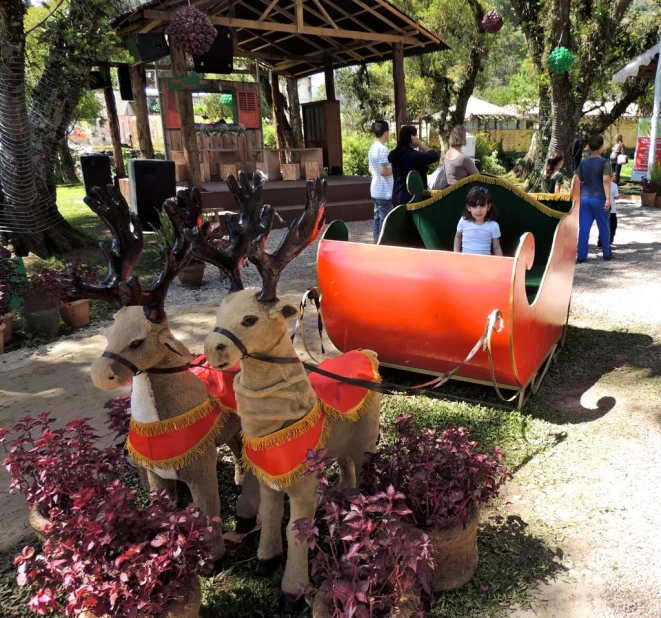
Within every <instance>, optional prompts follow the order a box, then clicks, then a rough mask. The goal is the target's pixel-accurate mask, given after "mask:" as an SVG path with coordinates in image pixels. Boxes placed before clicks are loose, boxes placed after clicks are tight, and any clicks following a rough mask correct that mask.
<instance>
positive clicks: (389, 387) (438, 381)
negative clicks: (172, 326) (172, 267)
mask: <svg viewBox="0 0 661 618" xmlns="http://www.w3.org/2000/svg"><path fill="white" fill-rule="evenodd" d="M502 321H503V317H502V314H501V312H500V311H499V310H498V309H495V310H494V311H492V312H491V314H490V315H489V317H488V318H487V325H486V327H485V329H484V332H483V333H482V336H481V337H480V338H479V339H478V340H477V343H476V344H475V345H474V346H473V348H472V349H471V351H470V352H469V353H468V355H467V356H466V358H465V359H464V360H463V361H462V362H461V363H459V365H457V366H456V367H455V368H454V369H452V371H448V372H447V373H444V374H442V375H440V376H438V377H436V378H434V379H433V380H430V381H429V382H424V383H423V384H417V385H415V386H402V385H400V384H388V383H387V382H372V381H371V380H361V379H359V378H350V377H347V376H342V375H339V374H337V373H333V372H331V371H326V370H325V369H321V368H320V367H318V366H317V365H313V364H311V363H306V362H304V361H301V359H300V358H298V357H297V356H270V355H268V354H251V353H250V352H248V350H247V348H246V346H245V345H243V342H242V341H241V340H240V339H239V338H238V337H237V336H236V335H235V334H234V333H232V332H231V331H229V330H227V329H225V328H221V327H220V326H217V327H216V328H214V329H213V332H215V333H219V334H221V335H223V336H225V337H227V338H228V339H229V340H230V341H231V342H232V343H233V344H234V345H235V346H236V347H237V348H238V349H239V351H240V352H241V354H242V356H241V359H242V360H243V359H245V358H253V359H255V360H260V361H263V362H265V363H275V364H280V365H283V364H294V363H301V364H302V365H303V367H305V369H307V370H308V371H311V372H313V373H318V374H319V375H322V376H325V377H327V378H332V379H333V380H337V381H338V382H344V383H345V384H351V385H352V386H359V387H362V388H367V389H369V390H371V391H375V392H377V393H381V394H383V395H421V394H423V393H426V392H429V393H431V389H434V388H438V387H439V386H442V385H443V384H445V383H446V382H447V381H448V380H449V379H450V378H451V377H452V376H453V375H454V374H455V373H457V371H459V370H460V369H461V368H462V367H463V366H464V365H465V364H466V363H468V362H470V361H471V360H472V358H473V357H474V356H475V355H476V354H477V352H478V351H479V349H480V348H482V349H486V347H487V346H488V345H489V346H490V342H491V335H492V333H493V332H494V331H495V332H500V331H501V330H502Z"/></svg>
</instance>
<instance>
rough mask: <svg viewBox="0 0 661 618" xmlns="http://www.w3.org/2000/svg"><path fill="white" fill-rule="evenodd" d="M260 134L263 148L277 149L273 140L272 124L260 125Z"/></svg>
mask: <svg viewBox="0 0 661 618" xmlns="http://www.w3.org/2000/svg"><path fill="white" fill-rule="evenodd" d="M262 134H263V136H264V148H270V149H274V148H277V145H276V139H275V127H274V126H273V125H272V124H266V123H263V124H262Z"/></svg>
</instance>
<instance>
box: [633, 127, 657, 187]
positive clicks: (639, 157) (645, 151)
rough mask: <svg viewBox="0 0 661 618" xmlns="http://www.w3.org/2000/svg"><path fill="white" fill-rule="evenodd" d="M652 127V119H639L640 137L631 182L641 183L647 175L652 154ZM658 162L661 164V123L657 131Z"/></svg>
mask: <svg viewBox="0 0 661 618" xmlns="http://www.w3.org/2000/svg"><path fill="white" fill-rule="evenodd" d="M651 125H652V119H651V118H639V119H638V137H637V139H636V154H635V155H634V159H633V171H632V173H631V180H633V181H640V179H641V178H642V177H643V176H644V175H647V163H648V161H649V153H650V141H651V140H650V129H651ZM656 160H657V161H660V162H661V123H659V127H658V130H657V136H656Z"/></svg>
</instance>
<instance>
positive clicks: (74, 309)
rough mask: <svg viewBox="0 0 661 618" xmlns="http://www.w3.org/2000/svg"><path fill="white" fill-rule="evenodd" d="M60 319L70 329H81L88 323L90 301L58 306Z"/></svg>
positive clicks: (75, 301) (78, 301)
mask: <svg viewBox="0 0 661 618" xmlns="http://www.w3.org/2000/svg"><path fill="white" fill-rule="evenodd" d="M60 317H61V318H62V321H63V322H64V323H65V324H66V325H67V326H71V328H82V327H83V326H87V325H88V324H89V323H90V301H89V300H87V299H86V298H83V299H81V300H74V301H73V302H71V303H63V304H62V305H60Z"/></svg>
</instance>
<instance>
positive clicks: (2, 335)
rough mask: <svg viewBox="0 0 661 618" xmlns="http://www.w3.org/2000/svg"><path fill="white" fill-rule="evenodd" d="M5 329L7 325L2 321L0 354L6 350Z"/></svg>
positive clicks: (0, 326) (0, 324)
mask: <svg viewBox="0 0 661 618" xmlns="http://www.w3.org/2000/svg"><path fill="white" fill-rule="evenodd" d="M5 330H7V327H6V326H5V325H4V324H2V323H1V322H0V354H4V352H5Z"/></svg>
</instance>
